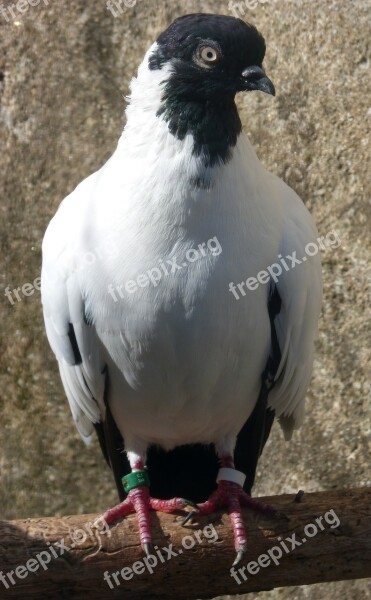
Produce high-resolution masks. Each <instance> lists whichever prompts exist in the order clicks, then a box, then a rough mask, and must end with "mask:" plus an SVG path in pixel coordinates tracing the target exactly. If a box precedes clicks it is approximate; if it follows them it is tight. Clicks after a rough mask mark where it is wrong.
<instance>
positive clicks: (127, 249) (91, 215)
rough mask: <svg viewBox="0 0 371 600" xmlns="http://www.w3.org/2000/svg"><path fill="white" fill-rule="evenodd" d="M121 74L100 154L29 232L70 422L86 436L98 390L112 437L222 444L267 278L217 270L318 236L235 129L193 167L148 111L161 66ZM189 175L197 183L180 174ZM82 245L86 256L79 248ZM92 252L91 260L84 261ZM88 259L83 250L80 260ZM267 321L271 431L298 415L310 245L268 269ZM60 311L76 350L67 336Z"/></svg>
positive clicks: (255, 375)
mask: <svg viewBox="0 0 371 600" xmlns="http://www.w3.org/2000/svg"><path fill="white" fill-rule="evenodd" d="M155 49H156V44H155V45H153V46H152V48H151V49H150V50H149V51H148V53H147V55H146V57H145V59H144V61H143V63H142V65H141V66H140V68H139V71H138V76H137V78H136V79H134V80H133V81H132V84H131V97H130V104H129V106H128V108H127V111H126V114H127V124H126V127H125V130H124V133H123V135H122V137H121V139H120V141H119V144H118V147H117V149H116V151H115V153H114V154H113V156H112V157H111V159H110V160H109V161H108V162H107V163H106V164H105V165H104V166H103V167H102V168H101V169H100V170H99V171H98V172H96V173H94V174H93V175H91V176H90V177H88V178H87V179H86V180H85V181H83V182H82V183H81V184H80V185H79V186H78V187H77V188H76V190H75V191H74V192H72V194H70V195H69V196H68V197H67V198H66V199H65V200H64V201H63V202H62V204H61V206H60V208H59V210H58V212H57V214H56V215H55V217H54V218H53V219H52V221H51V223H50V225H49V227H48V230H47V232H46V235H45V239H44V242H43V267H42V302H43V309H44V316H45V324H46V331H47V335H48V339H49V342H50V345H51V347H52V349H53V351H54V353H55V355H56V357H57V359H58V362H59V367H60V373H61V377H62V381H63V385H64V388H65V391H66V395H67V397H68V400H69V403H70V406H71V411H72V414H73V418H74V421H75V423H76V426H77V428H78V430H79V432H80V434H81V435H82V437H83V438H84V439H85V440H88V439H89V437H90V435H91V433H92V429H93V427H92V424H93V423H95V422H98V421H99V420H101V419H103V418H104V412H105V406H104V401H103V396H104V389H105V378H106V374H107V375H108V387H107V400H108V403H109V406H110V409H111V412H112V415H113V417H114V419H115V421H116V423H117V425H118V428H119V429H120V432H121V433H122V435H123V438H124V440H125V448H126V450H127V451H128V452H129V456H130V453H132V454H134V455H137V456H142V457H143V456H145V451H146V448H147V447H148V446H149V445H150V444H159V445H161V446H162V447H163V448H165V449H171V448H173V447H175V446H177V445H180V444H185V443H194V442H203V443H210V442H213V443H215V445H216V448H217V449H219V450H220V451H221V452H224V453H232V454H233V449H234V444H235V439H236V435H237V434H238V432H239V431H240V429H241V427H242V426H243V424H244V423H245V421H246V419H247V418H248V417H249V415H250V414H251V412H252V410H253V408H254V406H255V403H256V400H257V397H258V394H259V389H260V385H261V374H262V372H263V369H264V367H265V365H266V362H267V359H268V356H269V352H270V345H271V332H270V321H269V316H268V312H267V298H268V293H269V285H259V287H258V288H257V289H256V290H255V291H248V292H247V294H246V296H244V297H241V298H240V300H238V301H237V300H236V299H235V298H234V296H233V294H231V293H230V291H229V289H228V285H229V282H231V281H234V282H239V281H242V280H246V279H247V278H248V277H250V276H256V275H257V274H258V273H259V272H260V271H262V270H265V269H266V268H267V267H268V266H269V265H271V264H272V263H274V262H276V261H277V256H278V255H279V254H282V255H283V256H285V255H287V254H292V252H294V251H296V252H297V256H298V257H303V256H304V255H305V246H306V244H307V243H308V242H314V241H315V240H316V238H317V235H318V234H317V231H316V227H315V225H314V223H313V220H312V217H311V216H310V215H309V213H308V211H307V210H306V208H305V207H304V205H303V204H302V202H301V200H300V199H299V198H298V196H297V195H296V194H295V193H294V192H293V191H292V190H291V189H290V188H289V187H288V186H287V185H286V184H285V183H283V182H282V181H281V180H279V179H278V178H277V177H275V176H274V175H272V174H270V173H268V172H267V171H266V169H265V168H264V167H263V165H262V164H261V163H260V161H259V160H258V158H257V156H256V154H255V152H254V150H253V148H252V147H251V145H250V143H249V141H248V139H247V138H246V136H245V135H244V134H243V133H241V134H240V136H239V138H238V141H237V144H236V146H235V147H234V148H233V149H232V158H231V160H230V161H229V162H227V163H225V164H224V163H220V164H217V165H215V166H213V167H206V168H205V166H204V163H203V157H202V156H198V157H196V156H194V154H192V147H193V138H192V135H191V134H187V135H186V137H185V139H184V140H179V139H177V138H176V137H174V136H173V135H172V134H171V133H170V132H169V129H168V126H167V123H166V122H165V120H164V119H162V118H159V117H158V116H156V113H157V110H158V108H159V107H160V104H161V95H162V89H163V82H164V81H165V80H166V79H167V77H168V76H169V74H170V72H171V66H164V67H163V68H162V69H159V70H150V69H149V68H148V58H149V56H150V55H151V54H152V53H153V51H154V50H155ZM200 176H202V177H203V179H204V180H206V181H208V182H209V185H208V186H203V187H201V188H200V187H198V188H197V187H195V185H194V181H195V179H196V178H198V177H200ZM211 238H217V240H218V242H219V243H220V245H221V248H222V251H221V252H220V253H219V254H218V255H217V254H216V253H215V254H212V253H211V252H209V253H208V254H207V256H205V257H202V258H200V260H197V261H195V262H193V263H191V262H189V264H188V263H187V266H186V267H183V268H182V269H180V270H177V272H176V273H172V274H170V275H169V276H163V278H162V279H161V281H160V282H159V284H158V285H157V287H154V286H153V285H152V284H151V283H149V285H146V286H145V287H139V288H138V290H137V291H136V292H135V293H125V294H124V298H121V297H118V301H117V302H115V301H114V299H113V298H112V296H111V295H110V294H109V293H108V288H109V286H110V285H111V286H113V288H117V287H118V286H120V285H121V286H122V285H123V284H125V283H126V282H128V281H129V280H132V279H136V278H137V277H138V275H140V274H143V273H146V272H147V271H148V270H149V269H152V268H154V267H156V266H157V265H158V264H159V262H160V261H165V262H166V260H168V259H170V260H171V259H172V258H173V257H176V258H177V260H178V262H179V263H183V262H184V256H185V254H186V252H187V250H189V249H191V248H197V247H198V245H199V244H202V243H205V242H207V241H208V240H210V239H211ZM87 257H89V258H87ZM92 257H94V260H92ZM88 263H91V264H88ZM277 288H278V292H279V295H280V297H281V300H282V307H281V311H280V313H279V315H278V316H277V317H276V320H275V324H276V328H277V335H278V340H279V345H280V348H281V352H282V360H281V365H280V368H279V372H278V375H280V374H281V376H280V377H279V379H278V381H277V383H276V385H275V387H274V389H273V390H272V391H271V393H270V396H269V405H270V406H271V407H273V408H274V409H275V411H276V416H277V417H279V419H280V423H281V425H282V427H283V430H284V432H285V435H286V437H288V438H289V437H290V435H291V432H292V430H293V428H295V427H298V426H299V425H300V424H301V422H302V418H303V413H304V398H305V394H306V391H307V387H308V384H309V380H310V377H311V372H312V363H313V349H314V338H315V334H316V329H317V321H318V317H319V312H320V306H321V267H320V260H319V257H318V255H317V256H313V257H311V258H310V259H309V258H308V260H307V261H306V262H303V263H302V264H300V265H297V266H296V267H295V268H293V269H290V270H289V271H287V272H286V271H283V273H282V275H281V276H280V277H279V280H278V283H277ZM70 323H71V324H72V326H73V330H74V332H75V336H76V342H77V346H78V350H79V353H80V355H81V359H82V362H81V363H80V364H77V365H76V364H75V363H76V354H75V352H74V349H73V344H72V345H71V337H70V336H69V332H70V325H69V324H70Z"/></svg>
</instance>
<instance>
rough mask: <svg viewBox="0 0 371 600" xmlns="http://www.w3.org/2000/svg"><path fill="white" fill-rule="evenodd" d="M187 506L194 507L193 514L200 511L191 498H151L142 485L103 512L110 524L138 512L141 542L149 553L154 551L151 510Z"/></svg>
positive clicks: (182, 508) (160, 510) (164, 510)
mask: <svg viewBox="0 0 371 600" xmlns="http://www.w3.org/2000/svg"><path fill="white" fill-rule="evenodd" d="M187 506H190V507H191V508H192V509H193V511H192V513H193V514H194V513H195V512H198V506H197V504H195V503H194V502H192V501H191V500H186V499H185V498H172V499H171V500H161V499H158V498H151V496H150V495H149V488H148V486H147V485H141V486H139V487H136V488H133V489H131V490H130V491H129V493H128V495H127V498H125V500H124V501H123V502H121V503H120V504H117V505H116V506H114V507H112V508H109V509H108V510H107V511H106V512H105V513H104V514H103V518H104V519H105V521H106V523H108V524H109V523H113V522H114V521H117V520H118V519H120V518H122V517H126V516H127V515H129V514H132V513H136V515H137V517H138V525H139V537H140V543H141V546H142V548H143V550H144V552H145V553H146V554H147V555H148V554H151V553H152V552H151V548H152V535H151V523H150V514H149V511H150V510H156V511H158V512H166V513H172V512H175V511H178V510H184V509H185V508H186V507H187Z"/></svg>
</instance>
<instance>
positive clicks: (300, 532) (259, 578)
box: [0, 488, 371, 600]
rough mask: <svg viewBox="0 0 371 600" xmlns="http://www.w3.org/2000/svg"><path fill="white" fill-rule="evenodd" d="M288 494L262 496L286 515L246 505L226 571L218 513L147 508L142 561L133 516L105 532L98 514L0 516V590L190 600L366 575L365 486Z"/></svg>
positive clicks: (368, 520) (369, 526)
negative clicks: (192, 517)
mask: <svg viewBox="0 0 371 600" xmlns="http://www.w3.org/2000/svg"><path fill="white" fill-rule="evenodd" d="M294 499H295V496H294V495H288V494H286V495H282V496H273V497H270V498H265V499H263V501H264V502H267V503H269V504H272V505H273V506H275V507H277V509H278V510H280V511H281V512H282V513H284V514H285V515H286V516H287V517H288V520H286V519H284V518H268V517H266V516H260V515H256V514H255V513H254V514H252V513H251V512H249V511H248V510H247V511H245V513H244V514H245V523H246V528H247V534H248V539H249V541H250V543H249V548H248V552H247V554H246V555H245V556H244V558H243V559H242V561H241V563H240V564H239V565H238V566H237V567H236V570H235V573H236V575H235V576H232V575H231V572H230V568H231V565H232V562H233V560H234V557H235V551H234V548H233V537H232V531H231V528H230V523H229V517H228V515H227V514H225V513H220V514H217V515H212V517H211V518H210V519H206V518H202V519H199V522H196V523H195V524H194V525H191V526H190V527H187V528H183V527H181V526H180V523H179V521H180V519H181V516H180V515H179V516H178V515H165V514H155V513H152V533H153V540H154V544H155V545H156V546H157V549H156V550H155V552H156V553H157V554H155V557H156V559H157V565H154V564H151V562H152V563H154V560H155V559H153V560H152V561H150V562H149V563H148V565H146V564H145V562H143V561H144V556H143V553H142V550H141V548H140V545H139V541H138V540H139V537H138V529H137V523H136V518H135V516H130V517H128V518H126V519H124V520H122V521H121V522H119V523H118V524H114V525H113V526H112V527H111V528H110V529H109V532H107V530H108V528H107V526H105V525H104V524H102V523H101V522H99V523H98V525H99V527H98V529H94V528H93V527H92V525H91V524H92V522H93V521H94V520H95V519H96V518H97V517H98V516H99V515H79V516H71V517H47V518H39V519H22V520H16V521H1V522H0V573H1V576H0V577H1V578H0V597H1V598H4V599H6V598H18V599H19V598H22V600H33V599H34V600H40V599H42V598H48V599H54V598H55V599H62V598H63V599H68V598H71V599H73V600H87V598H89V600H98V599H99V600H106V599H107V600H110V599H115V598H122V599H124V600H126V599H128V600H129V599H130V600H148V599H151V600H156V599H159V600H160V599H161V600H167V599H169V600H170V599H171V600H173V599H174V598H176V599H177V600H194V599H196V598H197V599H200V598H202V599H207V598H213V597H215V596H219V595H224V594H241V593H246V592H252V591H255V592H258V591H262V590H267V589H273V588H275V587H284V586H293V585H304V584H311V583H319V582H328V581H340V580H345V579H358V578H364V577H370V576H371V490H370V489H366V488H362V489H354V490H344V491H331V492H316V493H311V494H304V496H303V498H302V499H301V501H300V502H295V500H294ZM326 514H327V520H326V518H325V517H324V515H326ZM320 517H323V518H322V519H320ZM337 520H338V521H340V524H339V525H338V526H337V527H335V525H336V523H337ZM210 523H212V526H210ZM309 524H311V525H310V526H309ZM208 525H209V527H207V526H208ZM307 525H308V527H306V526H307ZM205 527H206V528H205ZM214 528H215V529H214ZM314 528H316V532H315V529H314ZM78 530H80V533H78ZM197 532H198V533H197ZM216 535H217V539H216ZM84 537H85V538H86V539H85V540H84V539H83V538H84ZM304 538H305V539H306V541H305V542H303V539H304ZM293 540H296V544H295V546H294V547H292V546H293ZM298 542H299V543H298ZM171 544H172V546H171ZM284 546H285V547H286V548H285V547H284ZM274 547H275V548H276V549H277V550H272V549H273V548H274ZM165 548H167V550H165ZM169 548H170V550H169ZM286 549H288V550H289V551H288V552H286ZM280 551H281V552H282V557H279V553H280ZM160 554H161V556H162V559H161V558H160ZM40 555H41V558H40ZM273 556H276V559H275V560H274V559H273ZM48 557H49V560H48ZM264 557H265V558H264ZM139 561H140V562H139ZM163 561H164V562H163ZM42 562H43V563H44V564H41V563H42ZM277 563H278V564H277ZM37 565H38V566H37ZM243 567H245V568H244V569H243ZM241 569H242V572H241ZM150 570H152V571H153V572H152V573H150ZM105 572H108V574H109V577H108V575H106V579H104V573H105ZM9 573H11V575H9ZM112 573H116V575H115V576H113V575H112ZM242 573H243V574H244V575H242ZM236 578H237V579H238V580H239V581H240V585H239V584H238V582H237V579H236ZM12 580H13V581H14V583H12ZM117 581H118V582H119V585H117V583H116V582H117ZM7 586H8V587H7Z"/></svg>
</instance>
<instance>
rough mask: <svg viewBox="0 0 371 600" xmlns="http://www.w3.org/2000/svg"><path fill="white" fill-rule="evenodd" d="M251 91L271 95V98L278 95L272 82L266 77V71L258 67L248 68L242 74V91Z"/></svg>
mask: <svg viewBox="0 0 371 600" xmlns="http://www.w3.org/2000/svg"><path fill="white" fill-rule="evenodd" d="M250 90H259V91H261V92H265V93H266V94H271V96H275V95H276V90H275V87H274V85H273V83H272V81H271V80H270V79H269V77H267V76H266V74H265V71H264V69H262V68H261V67H258V66H257V65H253V66H251V67H247V69H245V70H244V71H243V72H242V90H241V91H250Z"/></svg>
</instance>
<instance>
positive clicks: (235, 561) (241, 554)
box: [232, 549, 246, 567]
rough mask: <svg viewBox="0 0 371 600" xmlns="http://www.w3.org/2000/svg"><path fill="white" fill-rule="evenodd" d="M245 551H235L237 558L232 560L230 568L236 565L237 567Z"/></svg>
mask: <svg viewBox="0 0 371 600" xmlns="http://www.w3.org/2000/svg"><path fill="white" fill-rule="evenodd" d="M245 552H246V550H243V549H240V550H237V556H236V558H235V559H234V563H233V565H232V567H235V566H236V565H238V563H240V562H241V560H242V557H243V555H244V554H245Z"/></svg>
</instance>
